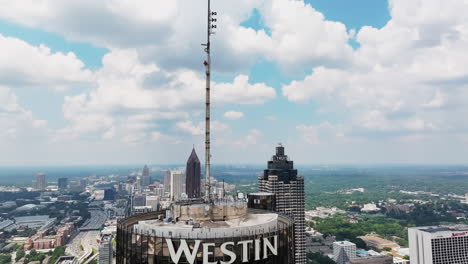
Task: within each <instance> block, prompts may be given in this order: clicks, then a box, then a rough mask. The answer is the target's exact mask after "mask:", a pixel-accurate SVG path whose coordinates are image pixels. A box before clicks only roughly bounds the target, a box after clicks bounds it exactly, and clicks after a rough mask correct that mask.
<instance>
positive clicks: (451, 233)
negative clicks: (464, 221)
mask: <svg viewBox="0 0 468 264" xmlns="http://www.w3.org/2000/svg"><path fill="white" fill-rule="evenodd" d="M408 239H409V246H410V261H411V264H446V263H453V264H455V263H468V226H466V225H452V226H433V227H413V228H409V229H408Z"/></svg>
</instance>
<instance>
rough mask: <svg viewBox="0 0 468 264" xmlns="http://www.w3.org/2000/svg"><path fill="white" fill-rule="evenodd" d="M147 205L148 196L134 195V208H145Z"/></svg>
mask: <svg viewBox="0 0 468 264" xmlns="http://www.w3.org/2000/svg"><path fill="white" fill-rule="evenodd" d="M145 205H146V195H145V194H143V193H136V194H134V195H133V199H132V206H133V207H135V206H145Z"/></svg>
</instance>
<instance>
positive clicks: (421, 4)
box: [282, 0, 468, 135]
mask: <svg viewBox="0 0 468 264" xmlns="http://www.w3.org/2000/svg"><path fill="white" fill-rule="evenodd" d="M449 2H450V3H448V2H446V1H442V0H424V1H423V0H416V1H404V0H392V1H390V7H391V14H392V19H391V21H389V22H388V24H387V25H386V26H384V27H383V28H381V29H376V28H372V27H368V26H367V27H363V28H362V29H360V30H359V32H358V33H357V35H356V41H357V42H358V43H359V44H360V48H359V49H357V50H356V51H355V52H354V53H353V55H352V60H351V61H350V65H349V67H346V68H340V69H337V68H332V67H327V66H320V67H315V68H314V69H313V73H312V74H310V75H309V76H307V77H306V78H305V79H304V80H301V81H292V82H291V83H289V84H287V85H285V86H283V88H282V92H283V95H284V96H285V97H286V98H288V100H290V101H292V102H299V103H304V102H309V101H315V102H316V103H317V104H318V105H319V107H320V108H321V109H323V110H324V111H325V112H334V113H338V114H339V115H340V118H341V119H344V120H345V121H346V122H347V123H348V124H347V126H349V127H353V129H354V130H357V131H360V132H364V131H362V130H368V131H374V132H385V133H389V132H391V133H395V135H398V133H397V132H403V133H415V132H418V133H434V132H438V133H444V132H453V131H456V130H465V129H466V125H465V124H464V123H465V122H463V118H462V117H463V116H464V115H463V114H461V113H467V112H468V106H467V105H466V103H462V102H466V101H467V100H468V89H467V88H468V81H467V80H468V69H467V68H466V66H465V65H464V64H465V62H466V61H467V60H468V53H467V52H466V47H467V46H468V19H466V16H464V15H463V14H464V13H466V12H468V6H467V5H466V3H464V1H449Z"/></svg>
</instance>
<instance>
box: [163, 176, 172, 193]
mask: <svg viewBox="0 0 468 264" xmlns="http://www.w3.org/2000/svg"><path fill="white" fill-rule="evenodd" d="M164 193H167V194H169V195H170V193H171V171H169V170H167V171H165V172H164Z"/></svg>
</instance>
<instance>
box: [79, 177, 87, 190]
mask: <svg viewBox="0 0 468 264" xmlns="http://www.w3.org/2000/svg"><path fill="white" fill-rule="evenodd" d="M87 184H88V180H86V179H80V180H79V181H78V185H79V186H80V188H83V189H84V188H86V185H87Z"/></svg>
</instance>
